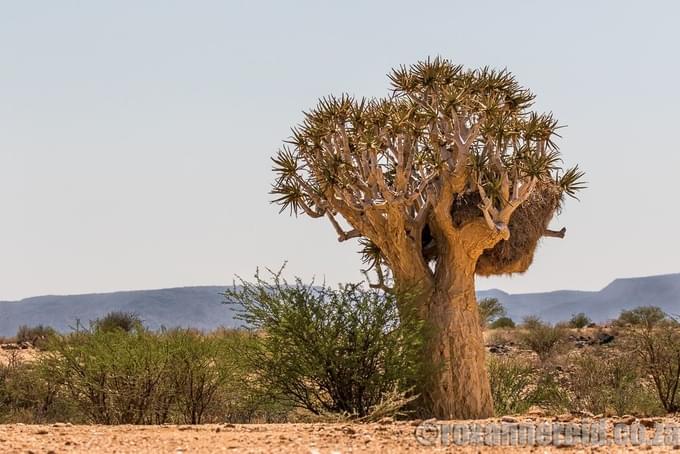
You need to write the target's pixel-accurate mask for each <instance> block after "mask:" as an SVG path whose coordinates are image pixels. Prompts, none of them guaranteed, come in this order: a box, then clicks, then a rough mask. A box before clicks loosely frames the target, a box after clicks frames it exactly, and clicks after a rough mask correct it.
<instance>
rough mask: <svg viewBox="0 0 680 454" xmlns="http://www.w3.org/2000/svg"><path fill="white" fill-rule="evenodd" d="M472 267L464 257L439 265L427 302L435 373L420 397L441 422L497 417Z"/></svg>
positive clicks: (431, 356)
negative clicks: (487, 368) (494, 414)
mask: <svg viewBox="0 0 680 454" xmlns="http://www.w3.org/2000/svg"><path fill="white" fill-rule="evenodd" d="M474 263H475V261H474V260H472V259H471V258H467V259H466V260H464V259H462V258H461V257H457V260H447V262H446V263H441V264H440V265H441V268H440V267H438V270H437V272H436V274H435V287H434V289H433V291H432V292H430V295H429V301H428V303H427V304H428V311H427V321H428V323H429V326H430V329H431V330H432V332H431V333H430V339H429V348H428V350H427V352H428V356H429V358H428V359H429V360H430V361H431V364H430V365H429V366H428V367H431V368H432V369H430V372H429V375H430V380H428V382H427V383H426V384H425V389H423V391H422V392H423V398H424V403H425V406H426V408H427V409H428V410H429V412H430V413H431V416H433V417H436V418H438V419H482V418H488V417H491V416H493V400H492V397H491V387H490V385H489V378H488V375H487V370H486V363H485V350H484V338H483V332H482V328H481V325H480V323H479V313H478V309H477V298H476V295H475V284H474Z"/></svg>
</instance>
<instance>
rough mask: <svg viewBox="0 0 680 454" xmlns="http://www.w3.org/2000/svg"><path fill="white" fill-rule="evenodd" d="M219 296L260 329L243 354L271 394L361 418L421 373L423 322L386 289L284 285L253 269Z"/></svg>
mask: <svg viewBox="0 0 680 454" xmlns="http://www.w3.org/2000/svg"><path fill="white" fill-rule="evenodd" d="M225 297H226V299H227V302H228V303H232V304H236V305H237V306H236V307H237V308H238V309H237V311H238V317H239V318H240V319H241V320H243V321H244V322H245V323H246V324H247V325H248V326H249V327H250V328H251V329H254V330H258V331H259V332H261V335H260V336H259V337H258V342H255V343H252V344H250V345H248V348H246V349H245V350H244V352H243V357H244V358H245V359H246V360H247V361H248V368H249V369H250V370H252V371H253V372H254V373H255V381H256V382H257V383H258V384H259V386H260V387H261V388H262V389H264V390H266V392H267V393H268V394H269V395H270V396H271V398H273V399H276V400H284V401H289V402H291V403H292V404H293V405H295V406H296V407H300V408H304V409H306V410H308V411H310V412H311V413H313V414H315V415H322V414H329V413H330V414H332V413H335V414H337V413H340V414H347V415H352V416H356V417H366V416H367V415H369V414H370V413H371V412H372V411H373V410H375V409H376V407H377V406H378V405H380V404H381V402H383V403H384V397H385V396H387V395H388V394H390V393H393V391H394V390H395V388H396V389H398V390H399V391H400V392H401V393H409V391H410V390H411V388H412V387H413V386H414V385H415V384H416V383H417V382H418V377H419V376H420V374H421V373H422V369H421V368H420V367H419V364H420V363H421V361H422V359H421V356H422V348H423V343H424V331H423V325H422V323H421V322H419V321H418V319H417V318H416V317H415V316H414V315H413V314H411V312H410V311H409V310H408V309H407V306H408V303H407V302H405V301H399V300H398V299H397V298H396V297H394V296H392V295H385V294H383V293H380V292H378V291H374V290H366V289H364V288H363V287H362V286H361V285H357V284H347V285H343V286H340V287H339V288H338V289H337V290H334V289H331V288H330V287H327V286H325V285H322V286H315V285H314V284H313V283H312V284H309V285H308V284H304V283H303V282H302V281H301V280H300V279H296V280H295V282H294V283H292V284H289V283H288V282H286V281H285V280H283V279H282V278H281V273H280V272H279V273H272V282H267V281H265V280H263V279H261V278H260V275H259V273H258V274H257V275H256V276H255V282H253V283H251V282H247V281H243V280H242V281H241V286H240V287H236V286H235V287H234V289H233V290H229V291H227V292H226V293H225ZM399 304H401V317H400V310H399V309H400V308H399V307H398V306H399ZM408 400H409V399H406V400H405V401H408Z"/></svg>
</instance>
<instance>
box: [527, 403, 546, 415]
mask: <svg viewBox="0 0 680 454" xmlns="http://www.w3.org/2000/svg"><path fill="white" fill-rule="evenodd" d="M527 415H529V416H545V410H543V409H542V408H541V407H537V406H535V405H534V406H531V407H529V411H527Z"/></svg>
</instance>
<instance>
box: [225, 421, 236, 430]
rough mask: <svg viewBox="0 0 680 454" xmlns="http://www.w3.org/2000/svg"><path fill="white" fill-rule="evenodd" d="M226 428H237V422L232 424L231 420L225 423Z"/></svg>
mask: <svg viewBox="0 0 680 454" xmlns="http://www.w3.org/2000/svg"><path fill="white" fill-rule="evenodd" d="M224 428H225V429H234V428H236V424H232V423H230V422H229V423H227V424H225V425H224Z"/></svg>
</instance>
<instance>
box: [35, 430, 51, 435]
mask: <svg viewBox="0 0 680 454" xmlns="http://www.w3.org/2000/svg"><path fill="white" fill-rule="evenodd" d="M35 433H36V435H47V434H48V433H50V431H49V430H47V429H38V430H37V431H36V432H35Z"/></svg>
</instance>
